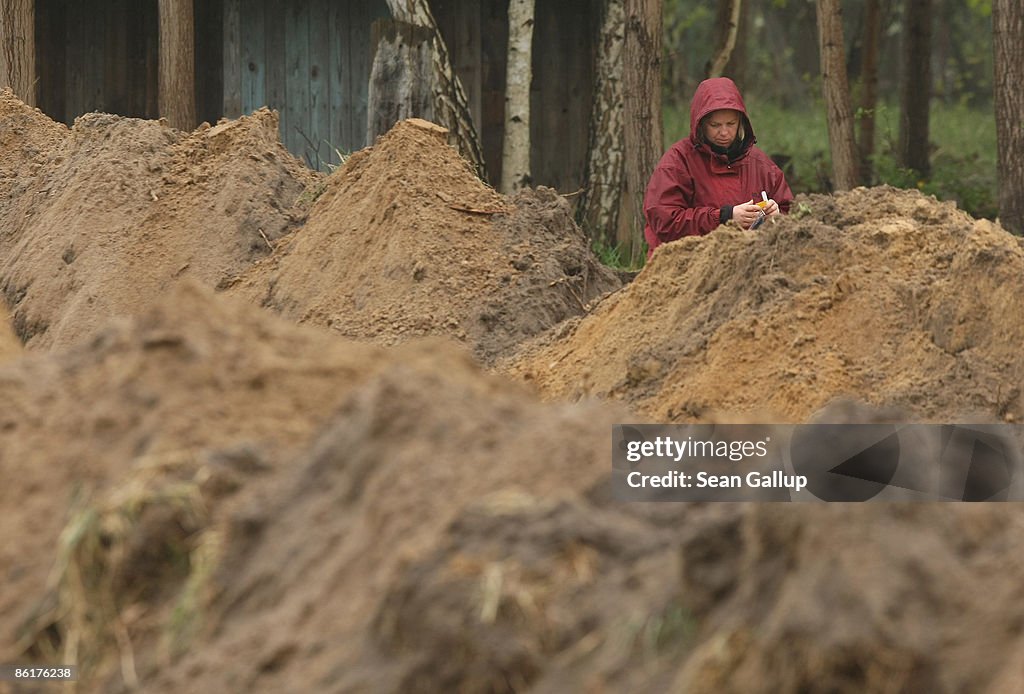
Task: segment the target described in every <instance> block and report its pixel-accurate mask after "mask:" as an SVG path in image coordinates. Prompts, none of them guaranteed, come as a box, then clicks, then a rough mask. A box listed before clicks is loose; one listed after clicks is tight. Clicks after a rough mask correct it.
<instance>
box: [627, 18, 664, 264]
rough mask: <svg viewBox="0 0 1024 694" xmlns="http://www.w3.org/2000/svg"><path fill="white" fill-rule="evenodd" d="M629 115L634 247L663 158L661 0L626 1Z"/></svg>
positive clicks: (629, 192)
mask: <svg viewBox="0 0 1024 694" xmlns="http://www.w3.org/2000/svg"><path fill="white" fill-rule="evenodd" d="M624 7H625V11H626V40H625V44H624V45H623V51H622V58H623V65H622V77H623V80H622V81H623V107H624V108H623V120H624V122H625V132H624V141H625V146H626V147H625V149H626V161H625V170H626V193H627V195H628V196H629V198H630V200H631V201H632V205H631V207H632V209H631V210H630V213H631V214H630V217H629V222H630V226H631V227H632V228H633V229H634V230H635V231H634V232H633V239H634V243H633V244H632V248H631V251H632V253H633V254H636V253H638V252H639V250H640V249H641V248H642V247H643V223H644V210H643V207H644V192H645V191H646V190H647V183H648V181H649V180H650V178H651V174H652V173H653V172H654V167H655V166H656V165H657V163H658V159H660V158H661V148H662V143H661V0H625V4H624Z"/></svg>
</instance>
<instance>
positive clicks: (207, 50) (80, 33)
mask: <svg viewBox="0 0 1024 694" xmlns="http://www.w3.org/2000/svg"><path fill="white" fill-rule="evenodd" d="M223 12H224V10H223V8H222V7H221V0H195V24H196V111H197V116H198V117H199V119H200V120H206V121H209V122H211V123H212V122H216V120H217V119H218V118H220V116H221V115H222V113H223V98H222V91H223V88H222V70H221V54H222V49H221V43H222V41H223V29H222V15H223ZM36 37H37V41H36V46H37V51H36V65H37V70H38V72H39V95H40V102H39V104H40V108H41V109H42V110H43V111H44V112H45V113H47V114H48V115H49V116H50V117H51V118H54V119H56V120H60V121H63V122H65V123H68V124H70V123H72V122H74V120H75V118H76V117H78V116H80V115H82V114H83V113H88V112H90V111H104V112H107V113H116V114H118V115H122V116H131V117H136V118H157V117H159V109H158V96H159V95H158V91H157V90H158V75H157V70H158V63H159V41H160V37H159V14H158V12H157V0H92V1H91V2H85V1H81V0H37V2H36Z"/></svg>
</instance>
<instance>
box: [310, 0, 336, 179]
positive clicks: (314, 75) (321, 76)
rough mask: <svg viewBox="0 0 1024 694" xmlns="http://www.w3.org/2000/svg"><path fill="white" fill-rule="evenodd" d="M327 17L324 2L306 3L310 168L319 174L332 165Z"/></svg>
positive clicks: (333, 144) (328, 16)
mask: <svg viewBox="0 0 1024 694" xmlns="http://www.w3.org/2000/svg"><path fill="white" fill-rule="evenodd" d="M329 19H330V13H329V11H328V6H327V0H310V8H309V73H308V75H309V116H310V123H309V127H310V133H309V139H310V140H312V141H313V143H314V148H313V151H315V153H316V154H315V155H314V157H313V164H314V165H315V166H317V167H318V168H320V170H322V171H327V170H328V167H327V165H328V164H329V163H332V149H333V148H334V147H335V146H338V145H337V143H334V142H332V141H331V133H330V127H331V102H330V91H329V77H330V64H331V51H330V43H329V41H330V26H329Z"/></svg>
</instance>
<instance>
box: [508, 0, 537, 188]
mask: <svg viewBox="0 0 1024 694" xmlns="http://www.w3.org/2000/svg"><path fill="white" fill-rule="evenodd" d="M533 3H534V0H510V1H509V4H508V63H507V64H506V70H505V141H504V143H503V144H504V146H503V148H502V153H501V158H502V164H501V192H502V193H505V194H506V195H511V194H512V193H514V192H516V191H518V190H520V189H521V188H523V187H524V186H527V185H529V184H530V80H531V79H532V77H533V70H532V65H531V61H532V60H533V50H532V45H533Z"/></svg>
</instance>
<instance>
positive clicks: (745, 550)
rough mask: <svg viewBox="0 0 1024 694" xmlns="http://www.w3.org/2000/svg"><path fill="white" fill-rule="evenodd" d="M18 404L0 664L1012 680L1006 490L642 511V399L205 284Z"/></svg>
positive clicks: (1015, 634)
mask: <svg viewBox="0 0 1024 694" xmlns="http://www.w3.org/2000/svg"><path fill="white" fill-rule="evenodd" d="M0 401H3V402H4V403H9V404H10V406H9V407H6V406H5V407H4V408H3V409H2V410H0V474H2V475H3V478H4V479H5V480H6V481H7V482H6V484H5V485H4V487H3V489H2V490H0V508H3V509H4V513H3V514H2V516H0V518H2V520H0V526H2V527H0V531H2V533H3V536H4V537H5V538H8V542H6V543H5V545H4V546H3V547H2V548H0V561H2V562H3V566H5V567H6V568H5V581H4V584H3V590H2V591H0V624H2V625H5V626H4V628H3V629H2V630H0V660H2V661H4V662H26V660H28V661H29V662H38V663H51V664H52V663H55V662H75V663H76V664H78V665H79V667H80V668H81V673H82V675H81V676H82V681H81V682H80V683H79V688H78V690H79V691H82V692H108V691H126V690H139V691H147V692H178V691H187V690H197V691H217V690H220V691H237V690H246V691H253V692H277V691H285V690H288V691H339V692H341V691H343V692H348V691H366V690H370V689H372V690H374V691H383V692H399V691H401V692H425V691H464V692H494V691H500V692H508V691H523V690H524V689H527V688H531V689H532V690H534V691H578V690H586V689H592V690H608V691H671V690H674V691H754V692H769V691H797V690H800V691H891V690H901V691H902V690H908V689H927V690H930V691H963V690H981V689H984V688H985V687H987V686H989V685H992V686H993V687H998V686H999V685H1000V684H1002V686H1004V687H1008V686H1010V684H1012V683H1015V682H1016V681H1017V680H1016V679H1015V678H1016V677H1019V672H1020V665H1021V663H1020V659H1019V653H1020V649H1021V647H1022V642H1021V636H1020V634H1019V628H1018V627H1019V624H1020V622H1021V620H1022V619H1024V607H1022V605H1024V601H1022V600H1021V597H1022V595H1021V592H1022V591H1021V585H1022V584H1024V581H1022V579H1024V562H1021V561H1020V560H1019V559H1013V557H1022V556H1024V551H1022V550H1024V547H1022V543H1024V539H1022V538H1024V533H1022V532H1021V528H1020V524H1021V520H1020V514H1019V512H1018V511H1016V509H1015V508H1014V506H1013V505H1009V504H1008V505H998V504H994V505H984V506H977V507H973V508H971V507H966V506H945V505H942V506H940V505H923V504H920V505H916V506H914V507H912V508H911V507H895V506H881V507H880V506H865V507H863V508H854V507H846V506H830V507H823V506H811V505H792V504H789V505H770V504H769V505H755V504H621V503H618V502H615V501H613V500H612V499H611V498H610V497H609V488H608V478H609V474H608V473H609V468H608V458H607V443H608V438H607V437H608V434H609V430H610V428H611V425H612V424H613V423H615V422H616V421H621V419H622V418H623V417H624V416H626V412H625V409H624V408H621V407H618V406H613V405H610V404H607V403H595V402H589V403H576V404H564V403H563V404H548V405H544V404H541V403H538V402H537V401H536V400H535V398H534V397H533V396H532V395H531V394H530V393H528V392H527V391H526V390H525V389H523V388H521V387H520V386H518V385H516V384H514V383H511V382H509V381H507V380H504V379H502V378H499V377H496V376H493V375H488V374H485V373H483V372H482V371H481V370H480V369H479V367H478V366H476V365H475V363H474V362H473V361H472V359H471V358H470V356H469V355H468V354H466V353H465V352H463V351H461V350H456V349H453V347H452V346H451V345H450V344H449V343H447V342H446V341H440V340H428V341H415V342H411V343H409V344H405V345H402V346H400V347H396V348H383V347H376V346H370V345H361V344H356V343H350V342H347V341H345V340H341V339H338V338H337V337H336V336H333V335H330V334H327V333H325V332H320V331H317V330H314V329H311V328H303V327H300V326H294V325H293V324H291V323H288V322H286V321H283V320H281V319H278V318H276V317H274V316H272V315H270V314H268V313H266V312H263V311H259V310H258V309H256V308H254V307H251V306H247V305H245V304H243V303H233V302H230V301H228V300H226V299H225V298H224V297H217V296H214V295H213V294H212V293H211V292H210V291H209V290H208V289H204V288H201V287H200V286H199V285H198V284H195V283H191V284H186V285H185V286H183V287H181V288H179V289H177V290H175V291H174V292H172V293H171V294H170V295H169V296H168V297H166V298H165V300H164V301H162V302H161V303H159V304H157V305H156V306H154V307H152V308H151V309H150V310H149V311H148V312H147V313H145V314H143V315H142V316H140V317H138V318H137V319H134V320H131V321H121V322H118V323H115V324H113V325H111V326H109V327H108V328H106V329H105V330H103V331H101V332H100V333H98V334H97V335H96V336H95V337H94V338H93V339H91V340H90V341H88V342H85V343H81V344H79V345H77V346H76V347H74V348H73V349H71V350H68V351H63V352H55V353H48V354H34V355H30V356H28V357H27V358H24V359H21V360H18V361H17V362H14V363H11V364H8V365H6V366H0ZM83 402H88V403H90V406H89V407H82V406H81V405H82V403H83ZM997 691H998V689H997Z"/></svg>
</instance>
